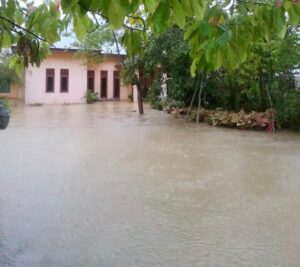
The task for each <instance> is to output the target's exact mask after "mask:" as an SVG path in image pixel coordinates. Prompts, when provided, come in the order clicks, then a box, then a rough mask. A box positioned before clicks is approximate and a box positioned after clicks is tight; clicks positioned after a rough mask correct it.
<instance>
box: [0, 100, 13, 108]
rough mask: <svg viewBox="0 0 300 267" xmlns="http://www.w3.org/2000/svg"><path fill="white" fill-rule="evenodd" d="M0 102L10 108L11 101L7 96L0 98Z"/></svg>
mask: <svg viewBox="0 0 300 267" xmlns="http://www.w3.org/2000/svg"><path fill="white" fill-rule="evenodd" d="M0 103H1V104H3V105H4V106H5V107H6V108H8V109H10V108H11V105H12V104H11V101H10V100H8V99H7V98H3V97H1V98H0Z"/></svg>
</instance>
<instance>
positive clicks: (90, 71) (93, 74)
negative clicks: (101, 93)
mask: <svg viewBox="0 0 300 267" xmlns="http://www.w3.org/2000/svg"><path fill="white" fill-rule="evenodd" d="M90 78H93V88H89V79H90ZM86 87H87V90H90V91H92V92H95V71H94V70H88V71H87V85H86Z"/></svg>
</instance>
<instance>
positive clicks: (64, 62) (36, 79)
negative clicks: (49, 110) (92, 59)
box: [25, 51, 131, 104]
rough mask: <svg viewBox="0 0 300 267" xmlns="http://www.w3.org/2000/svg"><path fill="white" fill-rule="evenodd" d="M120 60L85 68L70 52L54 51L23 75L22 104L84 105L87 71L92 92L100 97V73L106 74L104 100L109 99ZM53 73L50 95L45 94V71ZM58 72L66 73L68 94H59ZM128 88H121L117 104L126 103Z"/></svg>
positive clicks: (107, 61)
mask: <svg viewBox="0 0 300 267" xmlns="http://www.w3.org/2000/svg"><path fill="white" fill-rule="evenodd" d="M118 64H120V57H118V56H107V57H105V58H104V59H103V61H102V62H101V63H100V64H97V65H93V66H87V65H86V64H85V61H84V60H83V59H80V58H79V57H77V56H76V55H75V53H74V52H65V51H55V52H53V54H52V55H50V56H49V57H48V58H47V59H45V60H44V61H43V62H42V64H41V66H40V67H32V66H30V67H29V68H28V69H27V70H26V73H25V103H26V104H37V103H41V104H64V103H85V102H86V100H85V99H84V98H83V97H84V95H85V93H86V90H87V70H94V71H95V92H98V93H99V95H100V71H101V70H106V71H108V85H107V87H108V98H107V99H112V98H113V71H114V70H118V68H117V66H116V65H118ZM47 68H52V69H55V86H54V93H47V92H46V69H47ZM60 69H69V92H68V93H62V92H60ZM130 92H131V88H129V87H125V86H122V85H121V89H120V100H128V94H129V93H130Z"/></svg>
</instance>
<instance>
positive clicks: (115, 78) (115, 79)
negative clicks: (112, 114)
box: [114, 71, 120, 99]
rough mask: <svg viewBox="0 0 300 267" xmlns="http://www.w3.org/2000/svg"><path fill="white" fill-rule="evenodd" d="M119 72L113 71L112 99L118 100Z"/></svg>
mask: <svg viewBox="0 0 300 267" xmlns="http://www.w3.org/2000/svg"><path fill="white" fill-rule="evenodd" d="M119 76H120V72H119V71H114V99H120V77H119Z"/></svg>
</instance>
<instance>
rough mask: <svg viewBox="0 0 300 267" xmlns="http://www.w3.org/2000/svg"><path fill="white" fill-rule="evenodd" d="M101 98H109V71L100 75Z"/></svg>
mask: <svg viewBox="0 0 300 267" xmlns="http://www.w3.org/2000/svg"><path fill="white" fill-rule="evenodd" d="M100 98H107V71H106V70H102V71H101V73H100Z"/></svg>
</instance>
